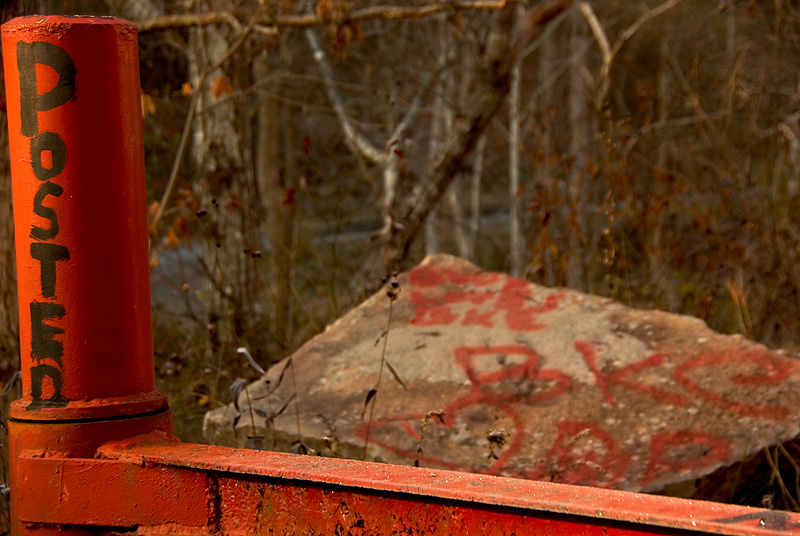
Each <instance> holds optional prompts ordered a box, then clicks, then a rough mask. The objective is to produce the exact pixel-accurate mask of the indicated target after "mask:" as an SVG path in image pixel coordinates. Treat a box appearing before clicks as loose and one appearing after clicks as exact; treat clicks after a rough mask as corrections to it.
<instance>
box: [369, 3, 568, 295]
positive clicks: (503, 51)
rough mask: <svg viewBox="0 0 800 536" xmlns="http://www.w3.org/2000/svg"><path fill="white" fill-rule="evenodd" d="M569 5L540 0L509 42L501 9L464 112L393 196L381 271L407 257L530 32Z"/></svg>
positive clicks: (503, 89)
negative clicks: (414, 175) (422, 167)
mask: <svg viewBox="0 0 800 536" xmlns="http://www.w3.org/2000/svg"><path fill="white" fill-rule="evenodd" d="M570 4H571V1H570V0H545V1H543V2H539V3H538V4H536V5H535V6H534V7H533V8H531V9H530V10H529V11H528V12H526V14H525V16H524V17H523V20H522V24H521V25H520V31H519V32H518V33H517V36H516V39H513V40H512V37H511V36H512V33H513V22H514V19H513V11H512V8H505V9H503V10H502V11H500V13H499V14H498V19H497V24H496V25H495V27H494V28H493V30H492V31H491V32H490V35H489V37H488V40H487V46H486V53H485V56H484V58H483V59H482V61H483V63H482V72H481V74H480V75H479V76H477V77H476V88H475V91H474V92H473V98H472V100H471V103H470V106H468V107H467V108H466V110H464V114H463V116H462V118H460V119H459V120H458V121H455V122H454V123H453V127H452V128H451V129H450V131H449V132H448V133H447V135H446V136H445V139H444V141H443V143H442V146H441V150H440V151H438V153H437V155H436V158H434V159H433V160H431V161H429V162H428V165H427V166H426V169H425V171H424V172H423V174H422V176H421V177H420V178H419V180H417V181H415V183H414V184H413V185H411V184H409V185H408V186H407V191H405V192H403V195H398V196H397V197H396V198H395V203H394V205H393V206H392V210H391V214H392V219H393V221H395V222H399V223H400V225H396V226H393V227H392V229H391V234H390V236H389V241H388V243H387V244H386V246H385V248H384V255H383V262H384V270H388V271H391V270H394V269H397V268H399V267H400V266H401V265H402V264H403V262H404V261H405V260H406V259H407V258H408V255H409V251H410V248H411V244H412V243H413V241H414V238H416V236H417V234H418V233H419V231H420V230H421V228H422V226H423V223H424V222H425V218H426V217H427V216H428V215H429V214H430V212H431V210H432V209H433V207H434V206H436V204H437V203H438V202H439V200H440V199H441V196H442V195H444V192H445V191H446V190H447V187H448V186H449V185H450V183H451V182H452V180H453V177H454V176H455V174H456V173H457V172H458V170H459V169H460V168H461V166H462V164H463V162H464V161H465V160H466V158H467V157H468V156H469V154H470V153H471V152H472V150H473V149H474V148H475V145H476V144H477V142H478V139H479V138H480V136H481V134H482V133H483V131H484V130H485V129H486V127H487V126H488V124H489V122H490V121H491V120H492V118H493V117H494V115H495V113H496V112H497V110H498V108H499V107H500V104H501V103H502V102H503V100H504V99H505V98H506V95H507V93H508V89H509V84H510V80H511V68H512V66H513V62H514V60H515V58H516V57H517V56H519V54H521V53H522V50H523V49H524V47H525V46H526V45H527V43H528V41H529V40H530V37H531V35H533V33H534V32H536V31H537V30H538V29H539V27H540V26H541V25H543V24H545V23H547V22H549V21H551V20H552V19H553V18H555V17H556V16H558V15H559V14H560V13H561V12H562V11H564V10H565V9H566V8H567V7H569V5H570ZM368 280H369V279H368Z"/></svg>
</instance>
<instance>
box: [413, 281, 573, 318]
mask: <svg viewBox="0 0 800 536" xmlns="http://www.w3.org/2000/svg"><path fill="white" fill-rule="evenodd" d="M409 278H410V280H411V284H412V286H413V289H412V290H411V301H412V303H413V304H414V306H415V308H416V314H415V317H414V319H413V320H412V321H411V324H412V325H417V326H441V325H450V324H454V323H456V322H459V323H460V324H461V325H462V326H483V327H487V328H492V327H495V326H496V321H495V317H499V316H502V318H503V320H504V321H505V325H506V327H507V328H508V329H512V330H515V331H537V330H541V329H545V328H546V327H547V325H546V324H543V323H541V322H539V321H538V316H539V315H541V314H542V313H547V312H550V311H553V310H555V309H557V308H558V306H559V304H560V303H561V300H562V299H563V297H564V294H563V292H557V293H553V294H549V295H547V296H545V297H544V300H543V301H541V302H540V301H539V300H538V299H537V298H534V297H533V289H532V287H531V286H530V284H529V283H528V282H527V281H525V280H524V279H519V278H516V277H507V278H505V282H504V283H503V285H502V286H501V287H500V288H496V287H497V286H498V285H497V284H498V283H499V282H500V281H501V277H500V274H497V273H483V272H475V273H466V274H465V273H460V272H456V271H452V270H437V269H434V268H431V267H427V266H420V267H417V268H415V269H414V270H412V271H411V272H410V273H409ZM448 284H449V285H456V286H457V287H465V286H468V285H469V286H471V287H473V288H468V289H464V288H457V289H455V290H450V291H448V292H445V293H444V294H441V295H438V294H437V295H433V296H432V295H430V291H429V290H428V289H437V290H438V289H441V288H442V287H443V286H445V285H448ZM465 306H466V307H465Z"/></svg>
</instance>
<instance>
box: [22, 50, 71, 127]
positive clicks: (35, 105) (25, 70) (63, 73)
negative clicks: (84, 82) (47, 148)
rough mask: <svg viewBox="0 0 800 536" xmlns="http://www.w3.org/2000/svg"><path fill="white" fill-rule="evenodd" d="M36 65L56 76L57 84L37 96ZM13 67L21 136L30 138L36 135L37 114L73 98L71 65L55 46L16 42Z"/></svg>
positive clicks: (68, 59)
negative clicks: (17, 71) (17, 81)
mask: <svg viewBox="0 0 800 536" xmlns="http://www.w3.org/2000/svg"><path fill="white" fill-rule="evenodd" d="M37 63H38V64H39V65H49V66H50V67H52V68H53V69H54V70H55V71H56V73H57V74H58V82H57V83H56V85H55V86H54V87H53V88H52V89H51V90H50V91H48V92H47V93H43V94H39V91H38V85H37V80H36V64H37ZM17 67H18V69H19V95H20V115H21V120H22V121H21V122H22V135H23V136H28V137H32V136H33V135H35V134H36V133H37V132H39V119H38V116H37V115H36V113H37V112H45V111H47V110H52V109H53V108H56V107H57V106H61V105H62V104H64V103H66V102H67V101H68V100H70V99H71V98H72V97H73V96H74V95H75V64H74V63H73V62H72V58H70V57H69V54H67V53H66V52H65V51H64V49H63V48H61V47H60V46H58V45H54V44H52V43H45V42H43V41H35V42H33V43H25V42H24V41H20V42H18V43H17Z"/></svg>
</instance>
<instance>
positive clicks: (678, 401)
mask: <svg viewBox="0 0 800 536" xmlns="http://www.w3.org/2000/svg"><path fill="white" fill-rule="evenodd" d="M575 349H576V350H577V351H578V352H579V353H580V354H581V355H582V356H583V360H584V361H586V364H587V365H588V367H589V370H591V371H592V374H593V375H594V377H595V381H596V382H597V388H598V389H600V391H601V392H602V393H603V396H604V397H605V399H606V401H607V402H608V403H609V404H614V403H615V402H616V400H615V399H614V397H613V395H612V394H611V391H610V390H609V389H608V385H609V384H616V385H620V386H622V387H626V388H628V389H630V390H632V391H638V392H640V393H643V394H646V395H648V396H651V397H653V398H655V399H658V400H660V401H662V402H664V403H665V404H670V405H673V406H681V407H682V406H685V405H686V404H687V403H688V402H689V398H688V397H686V396H685V395H683V394H681V393H676V392H673V391H667V390H665V389H660V388H658V387H655V386H652V385H648V384H645V383H641V382H637V381H635V380H634V379H633V378H632V377H633V376H634V375H635V374H637V373H638V372H641V371H643V370H645V369H649V368H654V367H658V366H661V365H662V364H663V363H664V355H662V354H653V355H651V356H649V357H647V358H645V359H642V360H639V361H636V362H635V363H631V364H630V365H628V366H626V367H624V368H621V369H619V370H615V371H612V372H604V371H603V370H601V368H600V365H599V363H598V362H597V350H596V349H595V348H594V347H593V346H592V345H591V344H590V343H588V342H586V341H576V342H575Z"/></svg>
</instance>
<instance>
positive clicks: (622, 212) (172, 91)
mask: <svg viewBox="0 0 800 536" xmlns="http://www.w3.org/2000/svg"><path fill="white" fill-rule="evenodd" d="M503 6H504V2H502V1H500V2H498V1H496V0H474V1H472V0H442V1H437V0H408V1H399V0H398V1H397V2H396V3H392V2H388V1H387V0H352V1H350V2H344V1H341V0H310V1H307V0H234V1H231V0H181V1H179V0H174V1H163V0H161V1H159V0H52V1H49V0H11V1H7V2H6V3H5V4H4V7H2V8H0V10H4V11H2V12H1V13H0V15H2V19H3V20H8V19H9V18H11V17H12V16H17V15H26V14H34V13H37V14H77V13H90V14H94V15H115V16H119V17H123V18H127V19H129V20H132V21H134V22H136V23H137V24H138V25H139V29H140V37H139V44H140V65H141V81H142V113H143V116H144V136H145V149H146V154H147V191H148V199H149V202H150V205H149V207H148V210H149V216H150V233H151V244H152V247H151V265H152V267H153V284H154V289H155V290H154V330H155V341H156V343H155V345H156V346H155V354H156V376H157V379H158V386H159V388H160V389H161V390H162V391H164V392H167V393H169V395H170V398H171V405H172V407H173V409H174V411H175V413H176V430H177V432H178V434H179V435H180V436H181V437H182V438H183V439H184V440H191V441H202V437H201V434H200V420H201V418H202V415H203V413H204V412H205V411H206V410H208V409H210V408H213V407H216V406H218V405H220V404H225V403H227V402H229V401H230V395H229V391H228V389H229V386H230V385H231V383H232V382H233V381H234V379H235V378H237V377H242V376H244V377H247V376H250V377H252V376H253V375H254V374H255V373H254V372H253V371H252V369H251V367H250V366H249V365H248V364H247V362H246V361H245V360H244V359H243V358H242V357H241V355H240V354H237V352H236V349H237V348H238V347H241V346H244V347H247V348H248V349H249V351H250V352H251V354H252V355H253V357H254V359H255V360H256V361H257V362H259V363H260V364H261V365H262V366H264V367H266V366H268V365H269V364H272V363H275V362H277V361H278V360H280V359H282V358H283V357H285V356H286V355H288V354H289V353H291V352H292V351H293V350H294V349H296V348H297V347H298V346H299V345H300V344H302V343H303V342H304V341H305V340H307V339H308V338H310V337H311V336H313V335H314V334H316V333H318V332H320V331H321V330H323V329H324V327H325V326H326V325H327V324H328V323H330V322H331V321H333V320H334V319H336V318H337V317H338V316H340V315H341V314H342V313H343V312H345V311H346V310H347V309H348V308H350V307H352V306H354V305H356V304H357V303H359V301H360V300H362V299H363V298H364V297H366V296H367V295H369V293H371V292H373V291H374V290H376V289H377V288H378V287H379V286H380V284H381V278H382V277H384V276H385V275H387V274H388V273H391V271H393V270H401V269H404V268H407V267H409V266H411V265H413V264H414V263H416V262H418V261H419V260H421V258H423V256H424V255H425V254H427V253H433V252H449V253H453V254H456V255H459V256H462V257H465V258H467V259H470V260H471V261H473V262H475V263H476V264H478V265H479V266H481V267H482V268H484V269H487V270H501V271H506V272H509V273H511V274H514V275H518V276H521V277H525V278H527V279H529V280H531V281H535V282H537V283H542V284H546V285H557V286H569V287H571V288H575V289H579V290H583V291H587V292H591V293H595V294H600V295H604V296H609V297H612V298H614V299H617V300H620V301H622V302H623V303H626V304H628V305H631V306H635V307H641V308H659V309H663V310H668V311H674V312H678V313H685V314H690V315H694V316H697V317H700V318H702V319H703V320H705V321H707V322H708V323H709V324H710V325H711V326H712V327H713V328H715V329H717V330H719V331H722V332H739V333H742V334H743V335H745V336H746V337H748V338H751V339H753V340H756V341H759V342H763V343H765V344H768V345H770V346H772V347H780V348H786V349H787V351H789V352H792V353H793V352H795V350H796V349H797V348H798V347H800V300H799V299H798V289H800V280H799V279H800V258H798V244H799V243H800V227H798V225H800V213H799V212H798V203H800V106H798V105H799V104H800V54H798V52H800V30H798V28H800V7H799V6H798V5H797V4H796V3H795V2H790V1H787V0H774V1H764V0H760V1H759V0H725V1H723V0H668V1H663V0H647V1H638V2H633V1H626V0H604V1H602V2H600V1H591V2H578V1H575V2H569V1H555V0H547V1H545V2H539V3H536V2H531V4H530V5H528V4H525V3H524V2H521V3H510V4H508V6H506V7H504V8H503ZM501 8H502V9H501ZM0 110H1V111H2V112H1V113H0V147H1V148H2V150H1V151H0V289H2V291H1V292H0V369H2V376H1V377H0V379H2V380H3V381H4V383H5V384H6V385H7V384H8V382H9V381H10V379H11V378H12V376H13V373H14V371H15V370H16V366H17V363H18V357H19V356H18V325H17V310H16V308H17V305H16V291H15V289H16V283H15V276H14V261H13V226H12V218H11V201H10V177H9V172H8V166H9V164H8V147H7V131H6V118H5V115H4V114H5V106H2V108H0ZM15 389H16V388H14V389H11V392H9V393H8V394H7V395H6V396H7V397H9V398H10V397H13V396H14V393H13V391H14V390H15Z"/></svg>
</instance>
